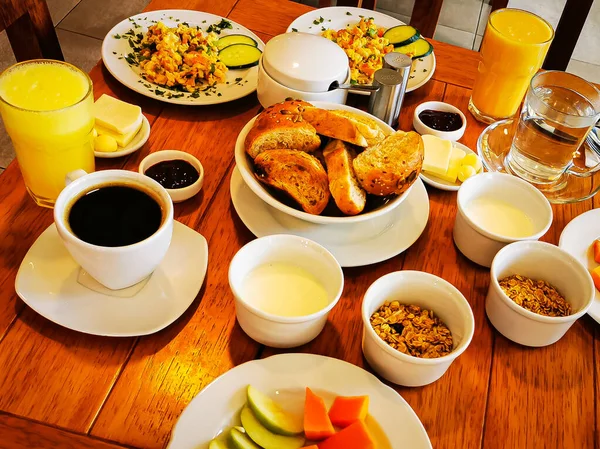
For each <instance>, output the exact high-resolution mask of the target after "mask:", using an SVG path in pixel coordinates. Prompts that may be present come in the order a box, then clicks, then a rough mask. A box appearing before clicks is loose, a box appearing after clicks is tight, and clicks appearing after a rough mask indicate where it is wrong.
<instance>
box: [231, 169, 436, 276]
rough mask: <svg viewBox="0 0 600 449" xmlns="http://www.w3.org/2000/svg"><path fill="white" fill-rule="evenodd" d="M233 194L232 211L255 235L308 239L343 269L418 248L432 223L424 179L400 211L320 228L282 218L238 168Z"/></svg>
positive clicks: (280, 213) (368, 263) (412, 190)
mask: <svg viewBox="0 0 600 449" xmlns="http://www.w3.org/2000/svg"><path fill="white" fill-rule="evenodd" d="M230 191H231V201H232V202H233V207H234V208H235V210H236V212H237V214H238V216H239V217H240V219H241V220H242V222H243V223H244V224H245V225H246V227H247V228H248V229H249V230H250V231H251V232H252V233H253V234H254V235H255V236H257V237H264V236H267V235H273V234H294V235H298V236H301V237H306V238H309V239H311V240H314V241H315V242H317V243H319V244H321V245H323V246H324V247H325V248H327V249H328V250H329V251H331V253H332V254H333V255H334V256H335V258H336V259H337V260H338V262H339V263H340V265H341V266H342V267H358V266H364V265H370V264H374V263H377V262H381V261H384V260H387V259H390V258H392V257H394V256H396V255H398V254H400V253H401V252H403V251H405V250H406V249H408V248H409V247H410V246H411V245H412V244H413V243H415V241H416V240H417V239H418V238H419V236H420V235H421V234H422V233H423V230H424V229H425V226H426V225H427V220H428V218H429V197H428V196H427V190H426V189H425V186H424V185H423V183H422V182H421V181H420V180H417V181H416V182H415V183H414V184H413V187H412V189H411V191H410V193H409V195H408V196H407V197H406V199H405V200H404V201H403V202H402V203H401V204H400V205H399V206H398V207H396V208H394V209H392V210H391V211H390V212H389V213H387V214H385V215H383V216H381V217H377V218H373V219H372V220H369V221H366V222H360V223H356V224H353V225H337V224H325V225H323V224H316V223H310V222H307V221H303V220H299V219H297V218H294V217H292V216H290V215H287V214H284V213H282V212H280V211H278V210H277V209H275V208H273V207H271V206H269V205H268V204H267V203H265V202H264V201H262V200H261V199H260V198H259V197H258V196H256V194H255V193H254V192H252V190H250V188H249V187H248V186H247V185H246V184H245V183H244V180H243V179H242V175H241V174H240V172H239V171H238V169H237V167H236V168H235V169H234V170H233V174H232V176H231V183H230Z"/></svg>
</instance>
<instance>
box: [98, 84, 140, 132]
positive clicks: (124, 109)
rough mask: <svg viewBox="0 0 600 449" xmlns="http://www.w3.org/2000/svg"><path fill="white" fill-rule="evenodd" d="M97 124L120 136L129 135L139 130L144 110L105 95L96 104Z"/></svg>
mask: <svg viewBox="0 0 600 449" xmlns="http://www.w3.org/2000/svg"><path fill="white" fill-rule="evenodd" d="M94 117H95V118H96V124H97V125H100V126H102V127H104V128H106V129H109V130H111V131H114V132H116V133H118V134H129V133H131V132H133V131H134V130H136V129H139V127H140V125H141V123H142V109H141V108H140V107H139V106H136V105H133V104H129V103H125V102H124V101H121V100H117V99H116V98H114V97H111V96H109V95H106V94H103V95H102V96H101V97H100V98H98V100H96V102H95V103H94Z"/></svg>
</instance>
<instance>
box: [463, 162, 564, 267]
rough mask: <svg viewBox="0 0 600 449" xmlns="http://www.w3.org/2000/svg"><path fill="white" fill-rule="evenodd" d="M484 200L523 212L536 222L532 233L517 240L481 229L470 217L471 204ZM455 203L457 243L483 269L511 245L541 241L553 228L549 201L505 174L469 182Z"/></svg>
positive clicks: (489, 174) (535, 190)
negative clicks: (505, 204) (487, 199)
mask: <svg viewBox="0 0 600 449" xmlns="http://www.w3.org/2000/svg"><path fill="white" fill-rule="evenodd" d="M482 197H486V198H490V199H493V200H499V201H502V202H506V203H509V204H511V205H512V206H514V207H515V208H517V209H520V210H522V211H523V212H524V213H525V214H527V216H529V218H530V219H531V220H532V222H533V230H534V231H533V233H532V234H531V235H528V236H525V237H521V238H515V237H509V236H506V235H501V234H497V233H495V232H491V231H489V230H487V229H484V228H482V227H481V226H479V225H478V224H477V223H475V222H474V221H473V220H472V218H471V217H470V216H469V213H468V204H469V203H470V202H471V201H474V200H476V199H478V198H482ZM456 202H457V205H458V211H457V213H456V220H455V222H454V229H453V236H454V243H456V247H457V248H458V249H459V251H460V252H461V253H463V254H464V256H465V257H467V258H468V259H470V260H471V261H473V262H475V263H476V264H479V265H482V266H484V267H489V266H490V265H491V264H492V260H493V259H494V256H495V255H496V253H497V252H498V251H500V250H501V249H502V248H504V247H505V246H506V245H508V244H509V243H512V242H516V241H520V240H538V239H539V238H540V237H542V236H543V235H544V234H545V233H546V232H547V231H548V228H550V225H551V224H552V207H551V206H550V203H549V202H548V200H547V199H546V197H545V196H544V195H542V193H541V192H540V191H539V190H538V189H536V188H535V187H533V186H532V185H531V184H529V183H528V182H526V181H523V180H522V179H520V178H517V177H516V176H511V175H507V174H504V173H481V174H479V175H477V176H473V177H472V178H469V179H467V180H466V181H465V182H463V183H462V185H461V186H460V189H459V190H458V195H457V197H456Z"/></svg>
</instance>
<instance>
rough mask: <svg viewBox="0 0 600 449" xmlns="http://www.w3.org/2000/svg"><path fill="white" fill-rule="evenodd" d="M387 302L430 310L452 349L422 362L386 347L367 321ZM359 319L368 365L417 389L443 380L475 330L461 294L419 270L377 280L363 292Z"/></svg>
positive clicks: (390, 378)
mask: <svg viewBox="0 0 600 449" xmlns="http://www.w3.org/2000/svg"><path fill="white" fill-rule="evenodd" d="M390 301H399V302H400V303H402V304H414V305H417V306H420V307H422V308H425V309H428V310H432V311H433V313H434V314H435V316H437V317H439V318H440V319H441V320H442V321H443V322H444V324H446V326H448V328H449V329H450V332H451V333H452V338H453V340H454V350H453V351H452V352H451V353H450V354H448V355H445V356H443V357H439V358H436V359H422V358H419V357H413V356H410V355H407V354H404V353H402V352H400V351H397V350H396V349H393V348H392V347H391V346H389V345H388V344H387V343H386V342H384V341H383V340H382V339H381V338H380V337H379V336H378V335H377V334H376V333H375V331H374V330H373V327H372V326H371V322H370V318H371V315H372V314H373V312H375V311H376V310H377V309H378V308H379V307H381V305H382V304H383V303H385V302H390ZM362 320H363V340H362V348H363V353H364V355H365V358H366V359H367V361H368V362H369V365H371V367H372V368H373V369H374V370H375V371H377V372H378V373H379V374H380V375H381V376H382V377H384V378H385V379H387V380H389V381H390V382H393V383H395V384H398V385H405V386H407V387H420V386H422V385H427V384H430V383H432V382H435V381H436V380H438V379H439V378H440V377H442V376H443V375H444V373H445V372H446V370H448V368H449V367H450V365H451V364H452V362H453V361H454V360H455V359H456V358H457V357H458V356H459V355H461V354H462V353H463V352H464V351H465V349H467V346H469V343H471V339H472V338H473V332H474V331H475V318H473V312H472V311H471V306H470V305H469V303H468V302H467V300H466V299H465V297H464V296H463V295H462V293H461V292H460V291H458V289H457V288H456V287H454V286H453V285H452V284H450V283H449V282H447V281H445V280H444V279H442V278H440V277H437V276H434V275H433V274H429V273H424V272H421V271H396V272H394V273H390V274H387V275H385V276H383V277H381V278H379V279H377V280H376V281H375V282H374V283H373V284H372V285H371V286H370V287H369V289H368V290H367V292H366V293H365V296H364V299H363V303H362Z"/></svg>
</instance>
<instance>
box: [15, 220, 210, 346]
mask: <svg viewBox="0 0 600 449" xmlns="http://www.w3.org/2000/svg"><path fill="white" fill-rule="evenodd" d="M207 265H208V245H207V243H206V239H205V238H204V237H203V236H201V235H200V234H198V233H197V232H196V231H194V230H192V229H190V228H188V227H187V226H185V225H182V224H181V223H179V222H177V221H176V222H174V225H173V238H172V240H171V246H170V247H169V250H168V251H167V254H166V256H165V258H164V259H163V261H162V262H161V264H160V265H159V267H158V268H157V269H156V271H155V272H154V273H153V274H152V275H151V276H150V277H149V279H148V280H144V281H142V283H144V282H147V283H146V284H145V285H143V286H141V289H140V290H139V292H135V291H134V293H133V296H130V295H127V294H123V293H124V292H123V290H119V291H118V292H115V294H109V292H110V291H108V290H107V289H106V288H105V287H99V288H98V286H99V284H98V285H97V286H96V287H94V285H92V284H93V283H94V282H95V281H92V282H89V281H87V282H86V281H82V282H83V283H85V284H87V285H89V288H88V287H84V286H83V285H82V284H80V283H79V282H78V278H79V279H80V280H82V279H83V278H85V276H81V275H80V272H81V268H80V267H79V265H77V263H76V262H75V261H74V260H73V259H72V258H71V256H70V255H69V253H68V252H67V250H66V248H65V246H64V244H63V242H62V240H61V239H60V237H59V235H58V233H57V231H56V226H55V225H54V224H52V225H50V227H48V229H46V230H45V231H44V232H43V233H42V235H40V236H39V237H38V239H37V240H36V241H35V243H34V244H33V246H32V247H31V248H30V249H29V251H28V252H27V254H26V255H25V258H24V259H23V262H21V266H20V267H19V272H18V273H17V279H16V281H15V290H16V291H17V294H18V295H19V297H20V298H21V299H22V300H23V302H25V304H27V305H28V306H29V307H31V308H32V309H33V310H35V311H36V312H37V313H39V314H40V315H42V316H43V317H45V318H47V319H49V320H50V321H53V322H55V323H56V324H60V325H61V326H64V327H67V328H69V329H73V330H76V331H79V332H84V333H86V334H93V335H104V336H111V337H131V336H137V335H147V334H152V333H154V332H157V331H159V330H161V329H163V328H165V327H167V326H168V325H169V324H171V323H172V322H174V321H175V320H176V319H177V318H179V317H180V316H181V315H182V314H183V312H185V311H186V310H187V308H188V307H189V306H190V304H192V302H193V301H194V299H195V298H196V296H197V295H198V292H199V291H200V288H201V287H202V283H203V282H204V277H205V275H206V269H207ZM84 273H85V272H84ZM96 284H97V283H96ZM136 288H140V287H139V284H138V286H133V287H130V289H133V290H135V289H136ZM127 296H130V297H127Z"/></svg>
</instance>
